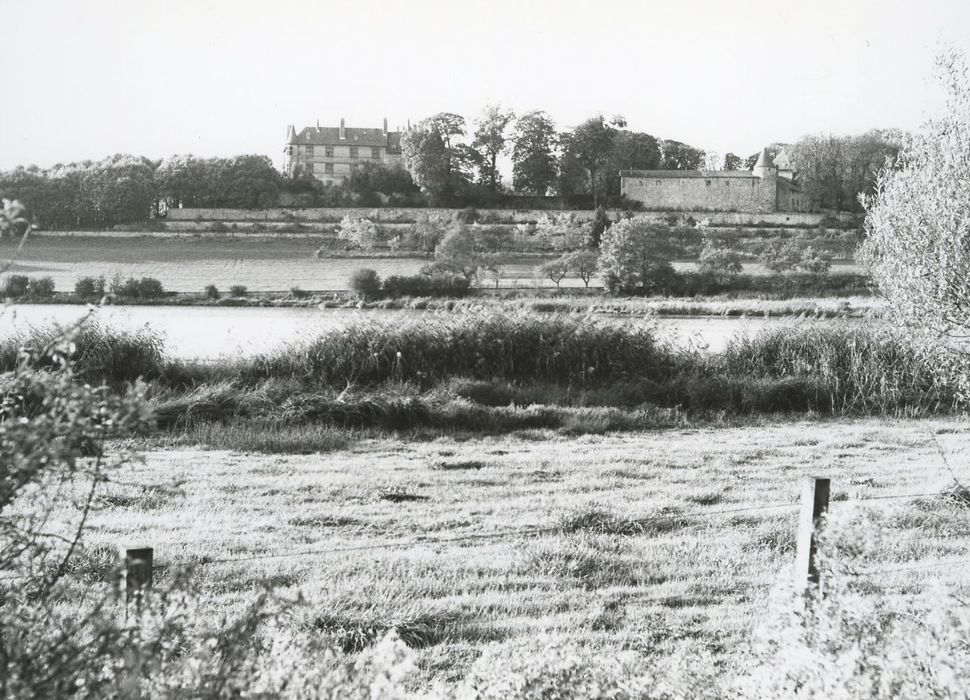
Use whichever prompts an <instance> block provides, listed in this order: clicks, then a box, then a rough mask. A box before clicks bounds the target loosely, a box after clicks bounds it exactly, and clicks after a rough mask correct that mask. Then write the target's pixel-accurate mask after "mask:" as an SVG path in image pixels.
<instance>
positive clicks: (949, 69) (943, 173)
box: [860, 51, 970, 337]
mask: <svg viewBox="0 0 970 700" xmlns="http://www.w3.org/2000/svg"><path fill="white" fill-rule="evenodd" d="M937 73H938V78H939V80H940V82H941V83H942V85H943V87H944V89H945V91H946V99H945V103H944V107H943V110H942V112H941V114H939V115H938V116H936V117H935V118H933V119H931V120H930V121H929V122H927V124H926V125H925V126H924V128H923V130H922V131H921V132H920V133H917V134H913V135H911V136H909V137H908V138H906V139H905V140H904V143H903V147H902V150H901V151H900V152H899V157H898V159H897V160H896V162H895V164H894V167H891V168H890V167H886V168H884V169H883V170H882V171H881V172H880V173H879V175H878V177H877V180H876V186H875V192H874V194H872V195H870V196H863V197H862V200H861V201H862V203H863V205H864V207H865V209H866V223H865V231H866V235H867V237H866V241H865V243H864V244H863V246H862V250H861V251H860V259H861V260H862V261H863V262H864V263H865V264H866V265H867V266H868V268H869V270H870V272H871V273H872V276H873V279H874V280H875V282H876V283H877V284H878V285H879V289H880V291H881V292H882V293H883V294H884V295H885V296H886V298H887V299H888V300H889V302H890V304H891V307H892V309H893V311H894V312H895V316H896V318H897V319H899V320H901V321H902V322H904V323H907V324H910V325H912V326H915V327H925V328H928V329H931V330H933V331H936V332H938V333H941V334H946V335H953V336H962V337H965V336H966V335H967V334H968V331H970V285H968V284H967V280H970V159H968V158H967V153H968V152H970V77H968V69H967V61H966V58H965V56H964V55H963V54H962V53H957V52H955V51H948V52H946V53H944V54H943V55H941V56H940V57H939V58H938V59H937Z"/></svg>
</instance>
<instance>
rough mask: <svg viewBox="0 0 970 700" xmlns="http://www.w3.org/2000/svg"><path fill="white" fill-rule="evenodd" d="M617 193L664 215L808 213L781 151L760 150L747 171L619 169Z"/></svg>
mask: <svg viewBox="0 0 970 700" xmlns="http://www.w3.org/2000/svg"><path fill="white" fill-rule="evenodd" d="M620 193H621V194H624V195H626V196H627V197H628V198H630V199H632V200H635V201H638V202H642V203H643V206H644V208H646V209H651V210H659V211H663V210H669V211H745V212H778V211H793V212H798V211H810V210H811V205H810V202H809V201H808V199H807V198H806V197H805V196H804V194H803V193H802V189H801V187H799V185H798V182H797V174H796V173H795V172H794V171H793V170H792V169H791V168H790V163H789V161H788V157H787V155H786V154H785V153H784V152H782V153H779V154H778V158H777V159H776V160H773V159H772V157H771V155H769V153H768V149H767V148H764V149H762V151H761V155H760V156H759V157H758V162H757V163H756V164H755V166H754V169H753V170H751V171H750V172H749V171H747V170H621V171H620Z"/></svg>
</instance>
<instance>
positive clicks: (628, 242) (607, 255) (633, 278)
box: [599, 217, 676, 294]
mask: <svg viewBox="0 0 970 700" xmlns="http://www.w3.org/2000/svg"><path fill="white" fill-rule="evenodd" d="M673 254H674V248H673V246H672V240H671V232H670V230H669V229H668V228H667V227H665V226H661V225H658V224H654V223H652V222H651V221H650V220H649V219H647V218H645V217H632V218H629V219H623V220H622V221H619V222H617V223H615V224H613V225H612V226H611V227H610V228H609V229H608V230H607V231H606V232H605V233H604V234H603V241H602V244H601V245H600V256H599V269H600V273H601V274H602V276H603V279H604V282H605V283H606V287H607V289H609V291H610V292H611V293H612V294H619V293H623V294H651V293H656V292H660V291H663V290H665V289H669V287H670V286H671V284H672V282H673V280H674V278H675V275H676V273H675V272H674V270H673V267H672V266H671V264H670V261H671V259H672V257H673Z"/></svg>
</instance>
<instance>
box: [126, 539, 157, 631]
mask: <svg viewBox="0 0 970 700" xmlns="http://www.w3.org/2000/svg"><path fill="white" fill-rule="evenodd" d="M153 559H154V550H153V549H152V548H151V547H135V548H129V549H126V550H125V619H127V618H128V605H129V603H131V600H132V598H134V600H135V605H136V607H137V608H138V610H139V611H140V610H141V599H142V596H143V595H144V592H145V591H146V590H149V589H150V588H151V587H152V564H153Z"/></svg>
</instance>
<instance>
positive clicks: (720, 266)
mask: <svg viewBox="0 0 970 700" xmlns="http://www.w3.org/2000/svg"><path fill="white" fill-rule="evenodd" d="M697 263H698V268H699V269H700V270H701V272H709V273H712V274H722V275H738V274H741V271H742V270H743V267H742V266H741V254H740V253H738V252H737V251H735V250H731V249H730V248H721V247H716V246H711V245H706V246H704V249H703V250H702V251H701V254H700V257H698V259H697Z"/></svg>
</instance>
